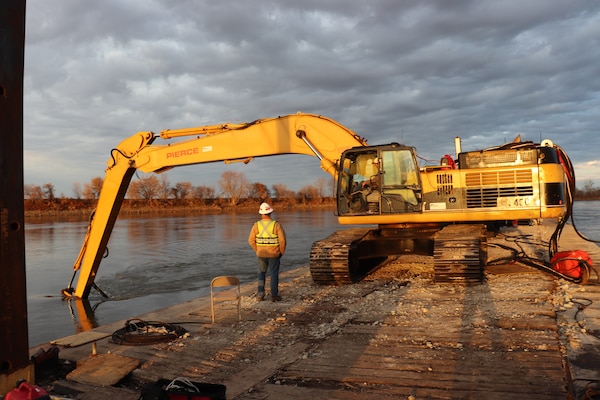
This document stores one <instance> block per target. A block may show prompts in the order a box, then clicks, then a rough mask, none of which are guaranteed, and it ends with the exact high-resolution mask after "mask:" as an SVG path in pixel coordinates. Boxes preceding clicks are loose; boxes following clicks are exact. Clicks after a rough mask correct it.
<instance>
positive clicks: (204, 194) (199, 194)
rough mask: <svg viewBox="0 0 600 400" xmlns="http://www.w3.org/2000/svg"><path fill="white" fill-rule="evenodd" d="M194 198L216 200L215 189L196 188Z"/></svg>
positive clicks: (207, 187) (208, 187)
mask: <svg viewBox="0 0 600 400" xmlns="http://www.w3.org/2000/svg"><path fill="white" fill-rule="evenodd" d="M193 190H194V194H193V196H194V198H195V199H214V198H215V188H213V187H210V186H196V187H195V188H194V189H193Z"/></svg>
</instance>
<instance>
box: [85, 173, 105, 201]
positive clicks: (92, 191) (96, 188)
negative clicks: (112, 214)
mask: <svg viewBox="0 0 600 400" xmlns="http://www.w3.org/2000/svg"><path fill="white" fill-rule="evenodd" d="M103 183H104V180H103V179H102V178H101V177H99V176H97V177H95V178H93V179H92V180H91V181H90V183H86V184H85V185H83V197H84V198H86V199H91V200H94V199H97V198H98V197H100V192H101V191H102V184H103Z"/></svg>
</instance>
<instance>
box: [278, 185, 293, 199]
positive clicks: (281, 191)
mask: <svg viewBox="0 0 600 400" xmlns="http://www.w3.org/2000/svg"><path fill="white" fill-rule="evenodd" d="M273 196H274V197H276V198H278V199H293V198H294V191H293V190H290V189H288V188H287V186H285V185H284V184H282V183H276V184H274V185H273Z"/></svg>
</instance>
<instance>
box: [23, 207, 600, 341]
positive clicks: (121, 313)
mask: <svg viewBox="0 0 600 400" xmlns="http://www.w3.org/2000/svg"><path fill="white" fill-rule="evenodd" d="M598 211H600V201H592V202H576V203H575V207H574V216H575V224H576V226H577V228H578V229H579V230H580V231H581V232H582V233H584V234H585V235H586V236H587V237H589V238H591V239H599V238H600V227H599V226H597V224H596V221H597V214H598ZM257 216H258V215H256V214H210V215H189V216H169V217H150V218H148V217H144V218H139V217H134V218H126V217H121V218H119V220H118V221H117V223H116V224H115V227H114V230H113V233H112V235H111V238H110V241H109V243H108V247H109V256H108V257H107V258H105V259H104V260H103V261H102V263H101V265H100V269H99V270H98V275H97V277H96V283H97V284H98V286H99V287H100V288H101V289H102V290H103V291H104V292H105V293H107V294H108V295H109V296H110V300H104V299H103V298H102V297H101V296H100V295H99V294H98V293H97V292H96V291H95V290H94V289H92V292H91V294H90V299H89V309H88V313H87V314H86V316H80V315H79V313H78V311H77V307H75V306H74V305H73V304H72V303H74V302H72V301H65V300H63V299H62V296H61V294H60V293H61V290H62V289H63V288H66V287H67V286H68V285H69V281H70V280H71V277H72V274H73V271H72V265H73V262H74V261H75V259H76V258H77V255H78V253H79V249H80V246H81V243H82V241H83V237H84V235H85V232H86V229H87V221H79V220H77V219H72V218H71V219H53V220H47V219H45V220H39V221H36V220H28V221H27V223H26V225H25V241H26V243H25V245H26V269H27V307H28V323H29V345H30V346H35V345H38V344H42V343H46V342H48V341H50V340H53V339H57V338H61V337H65V336H69V335H72V334H74V333H76V332H79V331H81V330H83V329H86V328H89V327H90V325H89V324H90V323H91V324H92V325H93V326H99V325H104V324H107V323H111V322H115V321H118V320H123V319H127V318H131V317H134V316H136V315H140V314H144V313H146V312H150V311H153V310H156V309H159V308H164V307H167V306H170V305H173V304H177V303H180V302H182V301H186V300H190V299H193V298H196V297H199V296H204V295H207V294H208V291H209V284H210V280H211V279H212V278H213V277H215V276H217V275H236V276H238V277H239V278H240V279H241V280H242V282H243V283H246V282H254V281H255V280H256V258H255V256H254V253H253V251H252V249H251V248H250V247H249V245H248V244H247V238H248V233H249V231H250V227H251V226H252V223H253V222H254V221H255V220H256V219H257ZM274 216H275V218H276V219H278V220H279V221H281V223H282V225H283V226H284V228H285V230H286V233H287V237H288V248H287V251H286V254H285V256H284V257H283V259H282V267H281V268H282V271H286V270H290V269H294V268H298V267H301V266H305V265H307V264H308V259H309V254H310V247H311V245H312V243H313V242H314V241H315V240H318V239H323V238H325V237H327V236H328V235H329V234H331V233H332V232H333V231H335V230H338V229H341V228H345V227H342V226H340V225H339V224H338V223H337V218H336V216H335V215H334V214H333V211H331V210H317V211H312V210H311V211H288V210H286V211H285V212H282V213H280V214H277V213H275V214H274ZM75 285H76V281H75V282H74V283H73V286H75ZM282 295H285V294H284V293H282Z"/></svg>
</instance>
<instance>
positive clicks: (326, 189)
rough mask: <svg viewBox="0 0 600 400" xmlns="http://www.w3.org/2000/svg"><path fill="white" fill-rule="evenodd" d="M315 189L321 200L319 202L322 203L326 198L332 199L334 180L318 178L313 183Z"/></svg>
mask: <svg viewBox="0 0 600 400" xmlns="http://www.w3.org/2000/svg"><path fill="white" fill-rule="evenodd" d="M315 187H316V188H317V190H318V191H319V197H320V198H321V201H323V199H325V198H326V197H329V196H331V197H333V194H334V193H335V191H334V187H335V180H333V179H327V178H323V177H321V178H318V179H317V180H316V182H315Z"/></svg>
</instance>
